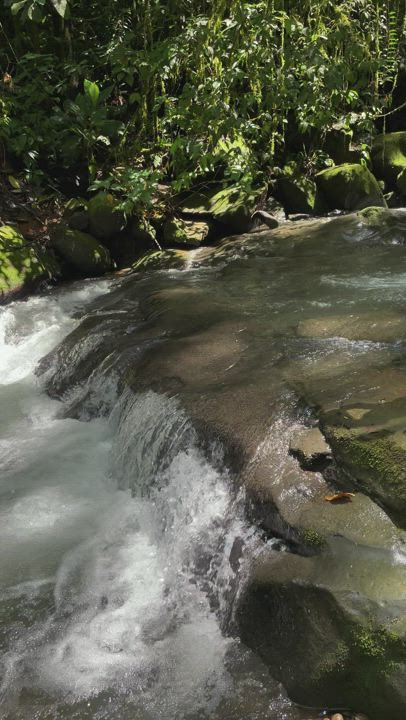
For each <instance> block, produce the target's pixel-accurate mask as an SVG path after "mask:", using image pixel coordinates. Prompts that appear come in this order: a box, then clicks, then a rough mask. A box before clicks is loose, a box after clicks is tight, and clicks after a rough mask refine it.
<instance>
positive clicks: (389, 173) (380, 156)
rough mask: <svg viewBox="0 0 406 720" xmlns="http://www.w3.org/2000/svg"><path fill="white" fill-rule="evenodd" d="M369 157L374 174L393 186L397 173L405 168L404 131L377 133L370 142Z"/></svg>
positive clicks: (389, 185)
mask: <svg viewBox="0 0 406 720" xmlns="http://www.w3.org/2000/svg"><path fill="white" fill-rule="evenodd" d="M371 159H372V166H373V171H374V173H375V175H376V176H377V177H378V178H382V179H383V180H385V182H386V183H387V184H388V187H392V188H395V186H396V180H397V178H398V176H399V174H400V173H401V172H402V171H403V170H405V168H406V131H401V132H394V133H386V134H384V135H378V137H376V138H375V140H374V142H373V144H372V149H371Z"/></svg>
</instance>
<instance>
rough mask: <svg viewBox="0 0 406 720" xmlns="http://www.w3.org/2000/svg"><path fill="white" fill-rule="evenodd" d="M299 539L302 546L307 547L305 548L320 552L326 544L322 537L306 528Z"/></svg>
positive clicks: (311, 529)
mask: <svg viewBox="0 0 406 720" xmlns="http://www.w3.org/2000/svg"><path fill="white" fill-rule="evenodd" d="M300 538H301V540H302V542H303V544H304V545H307V547H309V548H312V549H314V550H322V549H323V548H325V547H326V544H327V543H326V539H325V538H324V537H323V535H321V533H319V532H318V531H317V530H314V529H313V528H306V530H302V531H301V533H300Z"/></svg>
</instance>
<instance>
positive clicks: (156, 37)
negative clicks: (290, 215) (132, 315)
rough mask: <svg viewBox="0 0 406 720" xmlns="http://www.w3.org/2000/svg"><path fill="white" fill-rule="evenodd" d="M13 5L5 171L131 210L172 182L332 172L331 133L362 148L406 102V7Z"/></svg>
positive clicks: (274, 1)
mask: <svg viewBox="0 0 406 720" xmlns="http://www.w3.org/2000/svg"><path fill="white" fill-rule="evenodd" d="M2 2H3V4H2V6H1V9H0V37H1V43H0V59H1V69H2V73H3V75H2V82H1V83H0V87H1V95H0V148H1V156H2V157H3V163H4V164H5V158H7V161H8V162H11V163H12V165H13V167H17V168H18V170H19V172H21V174H23V175H24V176H25V177H26V178H27V179H29V181H30V182H32V183H38V184H44V183H45V182H51V183H52V185H53V186H54V187H61V186H62V189H65V191H66V189H67V187H68V188H69V189H70V191H71V192H72V187H74V186H75V183H76V184H77V189H78V191H79V192H82V193H83V192H84V191H86V190H87V189H88V187H89V186H91V187H93V188H95V187H106V188H110V189H112V190H114V191H115V192H116V193H117V194H118V195H119V196H120V197H121V199H122V203H123V207H124V209H125V210H126V211H131V210H133V209H134V208H136V207H138V206H143V205H147V204H148V202H149V200H150V198H151V194H152V193H153V191H154V187H155V185H156V183H157V182H159V181H163V180H164V181H166V182H170V183H171V185H172V188H173V190H174V191H179V190H182V189H185V188H188V187H190V186H192V185H193V184H195V183H196V181H197V180H198V179H201V178H204V179H206V181H207V180H210V179H213V178H215V177H219V176H222V177H225V178H228V179H230V180H232V181H234V182H237V183H239V184H240V185H241V186H243V187H245V188H249V187H251V186H252V185H253V184H258V183H261V182H262V181H263V180H264V179H266V180H269V179H270V178H271V177H272V173H274V172H275V168H277V167H278V165H281V163H283V162H285V161H286V159H287V158H288V157H289V153H294V154H295V157H296V158H297V157H298V158H299V160H300V162H301V164H302V167H303V169H304V171H305V172H306V171H308V170H309V169H315V168H320V167H322V166H323V165H324V164H325V163H326V162H328V154H329V146H328V142H327V141H328V137H329V133H330V132H331V131H332V130H335V131H336V132H337V130H340V131H341V132H344V133H347V134H348V135H349V136H351V137H352V138H353V139H355V140H356V141H357V143H358V147H359V148H360V149H361V151H362V149H363V148H365V149H366V147H367V143H368V140H369V138H370V136H371V134H372V133H374V132H375V125H376V122H377V121H379V119H381V122H382V119H383V121H384V120H385V117H387V118H389V119H392V118H396V112H395V113H394V112H393V111H394V110H396V105H399V104H402V102H403V99H404V98H402V96H401V83H400V80H399V78H400V74H399V73H401V72H402V55H403V51H404V42H405V4H404V0H342V1H341V2H335V1H334V0H320V2H312V1H311V0H254V1H252V0H251V1H250V2H248V1H247V0H105V2H102V3H101V2H97V1H96V0H17V1H15V0H2ZM402 48H403V49H402ZM276 172H277V171H276ZM68 180H70V181H71V186H70V187H69V183H68Z"/></svg>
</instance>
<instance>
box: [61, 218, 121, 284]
mask: <svg viewBox="0 0 406 720" xmlns="http://www.w3.org/2000/svg"><path fill="white" fill-rule="evenodd" d="M51 242H52V246H53V247H54V248H55V251H56V252H57V253H58V255H60V256H61V257H62V258H63V259H64V260H65V261H66V262H67V263H68V265H69V266H70V267H71V268H72V270H73V271H74V272H75V273H77V274H79V275H81V276H83V277H87V276H96V275H103V274H104V273H106V272H109V270H111V269H112V266H113V265H112V261H111V257H110V253H109V251H108V250H107V248H105V247H104V246H103V245H101V243H99V242H98V240H96V238H94V237H93V236H92V235H89V233H85V232H81V231H80V230H73V229H72V228H69V227H67V226H66V225H59V226H58V227H57V228H56V229H55V230H54V232H53V233H52V238H51Z"/></svg>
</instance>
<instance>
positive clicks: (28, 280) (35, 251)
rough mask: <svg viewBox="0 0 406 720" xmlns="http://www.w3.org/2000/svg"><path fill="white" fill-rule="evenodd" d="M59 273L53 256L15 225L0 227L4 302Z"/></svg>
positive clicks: (0, 280)
mask: <svg viewBox="0 0 406 720" xmlns="http://www.w3.org/2000/svg"><path fill="white" fill-rule="evenodd" d="M58 273H59V268H58V264H57V262H56V261H55V259H54V257H53V256H52V255H51V253H49V252H45V251H44V250H43V249H42V248H40V247H39V246H38V245H35V244H34V243H32V242H29V241H27V240H26V239H25V238H24V237H23V236H22V235H21V233H19V232H18V230H16V229H15V228H13V227H12V226H11V225H3V226H2V227H0V302H1V301H4V300H5V299H7V298H9V297H11V296H14V295H16V294H18V293H21V292H23V291H24V290H32V289H34V288H35V287H36V286H37V285H38V284H39V283H40V282H41V281H42V280H46V279H50V278H52V277H55V276H56V275H58Z"/></svg>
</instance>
